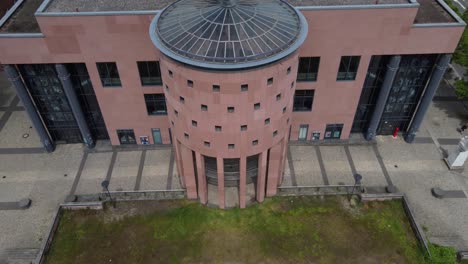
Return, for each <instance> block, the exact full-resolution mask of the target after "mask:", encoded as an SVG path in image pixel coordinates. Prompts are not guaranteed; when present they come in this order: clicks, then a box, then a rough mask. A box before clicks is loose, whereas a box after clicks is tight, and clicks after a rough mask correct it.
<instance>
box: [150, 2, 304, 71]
mask: <svg viewBox="0 0 468 264" xmlns="http://www.w3.org/2000/svg"><path fill="white" fill-rule="evenodd" d="M150 35H151V38H152V40H153V43H154V44H155V45H156V47H157V48H158V49H160V50H161V51H162V52H163V53H164V54H166V55H167V56H169V57H171V58H173V59H176V60H178V61H181V62H183V63H187V64H191V65H194V66H199V67H207V68H215V69H235V68H243V67H255V66H259V65H262V64H266V63H269V62H272V61H275V60H278V59H281V58H283V57H285V56H287V55H289V54H290V53H292V52H294V51H295V50H296V49H297V48H298V47H299V46H300V45H301V44H302V43H303V42H304V39H305V37H306V35H307V23H306V22H305V19H304V17H303V16H302V14H300V12H298V11H297V10H296V9H295V8H294V7H292V6H290V5H289V4H287V3H286V2H283V1H281V0H180V1H177V2H175V3H173V4H172V5H170V6H168V7H167V8H166V9H164V10H163V11H162V12H161V13H159V14H158V15H157V16H156V17H155V19H154V20H153V22H152V24H151V28H150Z"/></svg>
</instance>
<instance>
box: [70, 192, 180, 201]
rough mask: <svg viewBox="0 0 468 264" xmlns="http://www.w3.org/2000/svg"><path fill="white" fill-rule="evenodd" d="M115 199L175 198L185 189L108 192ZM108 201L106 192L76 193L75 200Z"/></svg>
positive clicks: (178, 197)
mask: <svg viewBox="0 0 468 264" xmlns="http://www.w3.org/2000/svg"><path fill="white" fill-rule="evenodd" d="M110 195H111V197H112V200H115V201H141V200H176V199H183V198H185V197H186V195H185V190H182V189H180V190H151V191H119V192H110ZM95 201H110V198H109V194H108V193H107V192H102V193H97V194H84V195H76V202H95Z"/></svg>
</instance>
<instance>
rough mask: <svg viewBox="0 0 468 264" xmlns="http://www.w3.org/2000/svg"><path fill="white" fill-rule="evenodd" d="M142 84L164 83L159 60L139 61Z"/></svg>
mask: <svg viewBox="0 0 468 264" xmlns="http://www.w3.org/2000/svg"><path fill="white" fill-rule="evenodd" d="M137 65H138V72H139V73H140V80H141V85H143V86H145V85H162V79H161V69H160V68H159V61H138V62H137Z"/></svg>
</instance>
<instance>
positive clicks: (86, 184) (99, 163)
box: [75, 152, 112, 195]
mask: <svg viewBox="0 0 468 264" xmlns="http://www.w3.org/2000/svg"><path fill="white" fill-rule="evenodd" d="M111 158H112V152H104V153H89V154H88V159H87V160H86V163H85V167H84V169H83V172H82V173H81V178H80V181H79V182H78V186H77V188H76V192H75V194H77V195H79V194H95V193H100V192H101V191H102V187H101V182H102V181H103V180H105V179H106V175H107V170H108V168H109V164H110V161H111ZM111 180H112V179H111Z"/></svg>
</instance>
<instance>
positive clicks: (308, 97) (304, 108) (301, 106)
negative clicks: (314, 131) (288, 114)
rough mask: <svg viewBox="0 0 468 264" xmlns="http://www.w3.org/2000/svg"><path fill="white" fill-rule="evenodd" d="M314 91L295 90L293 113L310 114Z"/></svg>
mask: <svg viewBox="0 0 468 264" xmlns="http://www.w3.org/2000/svg"><path fill="white" fill-rule="evenodd" d="M314 93H315V90H296V91H295V93H294V105H293V112H310V111H312V104H313V102H314Z"/></svg>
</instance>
